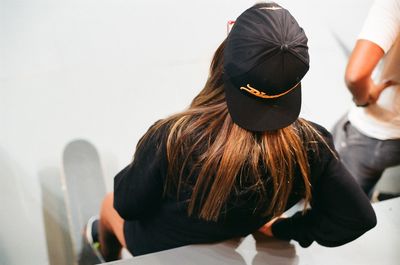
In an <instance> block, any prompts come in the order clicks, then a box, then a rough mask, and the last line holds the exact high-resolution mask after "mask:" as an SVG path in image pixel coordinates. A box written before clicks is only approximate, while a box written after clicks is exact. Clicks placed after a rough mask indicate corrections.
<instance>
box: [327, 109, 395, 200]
mask: <svg viewBox="0 0 400 265" xmlns="http://www.w3.org/2000/svg"><path fill="white" fill-rule="evenodd" d="M333 139H334V142H335V147H336V150H337V151H338V153H339V156H340V158H341V160H342V161H343V164H344V165H345V166H346V168H347V169H348V170H349V171H350V173H351V174H352V175H353V177H354V178H355V179H356V180H357V182H358V183H359V184H360V186H361V188H362V189H363V190H364V192H365V193H366V194H367V195H370V192H371V190H372V189H373V188H374V186H375V184H376V183H377V182H378V180H379V179H380V177H381V176H382V173H383V171H384V170H385V169H386V168H388V167H392V166H396V165H400V139H396V140H378V139H374V138H370V137H368V136H365V135H364V134H362V133H361V132H359V131H358V130H357V129H356V128H354V127H353V126H352V125H351V123H350V122H349V121H348V119H347V115H345V116H344V117H343V118H342V119H340V120H339V121H338V122H337V123H336V125H335V127H334V128H333ZM399 181H400V179H399Z"/></svg>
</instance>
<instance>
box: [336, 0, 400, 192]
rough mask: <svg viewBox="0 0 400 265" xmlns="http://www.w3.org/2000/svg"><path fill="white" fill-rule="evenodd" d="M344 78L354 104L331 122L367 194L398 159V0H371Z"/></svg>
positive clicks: (339, 146) (341, 149)
mask: <svg viewBox="0 0 400 265" xmlns="http://www.w3.org/2000/svg"><path fill="white" fill-rule="evenodd" d="M380 62H381V63H380ZM378 65H379V66H378ZM381 66H382V67H381ZM375 74H377V76H376V78H375ZM345 81H346V85H347V87H348V88H349V90H350V92H351V93H352V95H353V101H354V103H355V106H354V107H352V108H351V110H350V111H349V113H348V115H346V117H345V118H344V119H342V120H341V121H339V122H338V123H337V124H336V125H335V128H334V137H335V145H336V147H337V149H338V151H339V154H340V156H341V158H342V160H343V162H344V163H345V165H346V167H347V169H348V170H349V171H350V172H351V173H352V175H353V176H354V177H355V178H356V179H357V181H358V183H359V184H360V186H361V187H362V188H363V190H364V191H365V192H366V193H367V194H368V195H371V194H370V193H371V190H372V189H373V188H374V186H375V184H376V183H377V181H378V180H379V179H380V177H381V175H382V173H383V171H384V170H385V169H386V168H388V167H392V166H395V165H399V164H400V0H375V2H374V3H373V5H372V7H371V9H370V11H369V14H368V17H367V19H366V21H365V23H364V26H363V29H362V31H361V33H360V35H359V37H358V40H357V42H356V45H355V47H354V49H353V51H352V54H351V56H350V59H349V62H348V65H347V68H346V74H345ZM399 181H400V178H399Z"/></svg>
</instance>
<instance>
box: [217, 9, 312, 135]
mask: <svg viewBox="0 0 400 265" xmlns="http://www.w3.org/2000/svg"><path fill="white" fill-rule="evenodd" d="M307 41H308V39H307V36H306V35H305V33H304V31H303V29H302V28H301V27H300V26H299V24H298V23H297V21H296V20H295V19H294V17H293V16H292V15H291V14H290V13H289V11H288V10H286V9H284V8H283V7H281V6H279V5H278V4H276V3H273V2H269V3H261V4H256V5H254V6H252V7H251V8H249V9H247V10H246V11H244V12H243V13H242V14H241V15H240V16H239V17H238V18H237V19H236V22H235V24H234V25H233V27H232V30H231V31H230V33H229V35H228V37H227V39H226V44H225V49H224V89H225V95H226V101H227V105H228V111H229V113H230V115H231V117H232V120H233V122H234V123H236V124H237V125H239V126H240V127H242V128H244V129H247V130H250V131H256V132H261V131H267V130H277V129H280V128H284V127H287V126H288V125H290V124H291V123H293V122H294V121H295V120H296V119H297V118H298V116H299V114H300V109H301V83H300V81H301V79H302V78H303V77H304V75H305V74H306V73H307V71H308V69H309V56H308V46H307Z"/></svg>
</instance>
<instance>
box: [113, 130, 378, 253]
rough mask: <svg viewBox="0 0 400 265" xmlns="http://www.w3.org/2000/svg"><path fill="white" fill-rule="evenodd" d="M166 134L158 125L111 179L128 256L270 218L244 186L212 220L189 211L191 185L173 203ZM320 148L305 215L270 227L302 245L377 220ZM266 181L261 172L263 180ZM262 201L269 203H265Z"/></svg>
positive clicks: (249, 228)
mask: <svg viewBox="0 0 400 265" xmlns="http://www.w3.org/2000/svg"><path fill="white" fill-rule="evenodd" d="M314 127H315V128H316V129H317V130H318V131H320V132H321V134H322V135H323V136H324V137H325V139H326V141H327V142H328V143H329V146H330V147H331V148H332V149H333V148H334V147H333V143H332V137H331V135H330V134H329V132H327V131H326V130H325V129H324V128H323V127H321V126H319V125H316V124H315V125H314ZM166 132H167V128H166V127H163V128H161V129H160V130H159V131H158V132H157V133H156V134H154V135H153V136H152V137H150V138H149V139H148V140H147V142H145V143H144V145H143V146H142V148H139V149H137V150H136V153H135V158H134V161H133V163H132V164H131V165H129V166H127V167H126V168H125V169H123V170H122V171H121V172H120V173H118V174H117V175H116V177H115V179H114V207H115V209H116V210H117V211H118V213H119V214H120V215H121V216H122V217H123V218H124V219H125V224H124V235H125V240H126V243H127V246H128V249H129V250H130V252H131V253H132V254H133V255H135V256H137V255H142V254H146V253H151V252H156V251H161V250H166V249H171V248H175V247H179V246H184V245H188V244H198V243H211V242H216V241H221V240H225V239H229V238H234V237H240V236H246V235H248V234H250V233H252V232H255V231H256V230H257V229H258V228H259V227H261V226H262V225H263V224H264V223H266V222H267V221H269V220H270V218H271V217H270V216H262V214H261V212H260V211H258V210H256V200H255V199H254V196H252V194H249V193H246V192H245V191H243V192H239V193H237V194H235V195H234V196H231V197H230V199H229V201H228V203H227V206H226V207H225V209H226V210H225V212H224V215H223V217H222V218H220V219H219V221H217V222H206V221H204V220H200V219H198V218H196V217H189V216H188V215H187V211H186V209H187V200H188V199H189V198H190V195H191V190H190V188H189V187H185V188H183V189H182V191H181V193H180V197H179V200H177V199H176V198H175V197H174V196H171V195H167V196H165V197H163V195H162V194H163V185H164V180H165V176H166V150H165V137H166ZM305 145H307V144H306V143H305ZM318 146H319V147H320V148H319V150H318V152H314V151H312V150H311V149H310V151H309V152H308V153H309V159H310V168H311V182H312V195H313V199H312V202H311V209H310V210H308V211H307V213H306V214H305V215H302V214H301V213H297V214H295V215H294V216H292V217H289V218H287V219H283V220H280V221H279V222H277V223H276V224H275V225H273V227H272V231H273V233H274V235H275V236H276V237H277V238H280V239H285V240H291V239H293V240H296V241H298V242H299V243H300V245H301V246H303V247H307V246H309V245H310V244H311V243H312V242H313V241H316V242H318V243H319V244H321V245H324V246H339V245H342V244H345V243H347V242H350V241H352V240H354V239H355V238H357V237H359V236H360V235H362V234H363V233H364V232H366V231H368V230H369V229H371V228H372V227H374V226H375V224H376V217H375V213H374V211H373V209H372V207H371V205H370V203H369V200H368V198H367V197H366V195H365V194H364V193H363V192H362V191H361V189H360V188H359V187H358V185H357V184H356V183H355V181H354V180H353V177H352V176H351V175H350V174H349V173H348V171H347V170H346V169H345V168H344V167H343V165H342V163H341V162H340V160H338V159H336V158H335V156H334V155H333V154H332V153H331V152H330V151H329V150H328V148H327V147H325V146H324V144H322V143H319V144H318ZM189 166H190V165H189ZM196 173H197V172H194V176H196ZM268 180H269V176H268V175H267V173H266V175H265V181H266V182H268ZM294 181H295V183H294V189H293V192H292V194H291V195H290V197H289V202H288V205H287V208H290V207H291V206H293V205H294V204H295V203H296V202H298V201H299V200H301V199H302V185H301V183H302V181H301V176H300V173H299V172H298V170H296V174H295V176H294ZM265 203H266V206H267V203H268V202H265Z"/></svg>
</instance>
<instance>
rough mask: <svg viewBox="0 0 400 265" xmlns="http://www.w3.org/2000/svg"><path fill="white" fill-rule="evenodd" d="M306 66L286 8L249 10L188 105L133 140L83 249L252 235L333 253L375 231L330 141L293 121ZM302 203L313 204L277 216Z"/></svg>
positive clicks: (149, 248) (112, 255)
mask: <svg viewBox="0 0 400 265" xmlns="http://www.w3.org/2000/svg"><path fill="white" fill-rule="evenodd" d="M308 68H309V57H308V47H307V37H306V36H305V34H304V31H303V30H302V28H301V27H299V25H298V24H297V22H296V21H295V19H294V18H293V17H292V16H291V15H290V13H289V12H288V11H287V10H285V9H283V8H282V7H280V6H279V5H277V4H274V3H269V4H257V5H255V6H253V7H251V8H249V9H248V10H246V11H245V12H244V13H243V14H241V15H240V17H239V18H238V19H237V21H236V23H235V25H234V26H233V28H232V31H231V32H230V34H229V36H228V37H227V39H226V40H225V41H224V42H223V43H222V44H221V45H220V47H219V48H218V49H217V51H216V53H215V55H214V58H213V60H212V63H211V67H210V74H209V78H208V80H207V82H206V84H205V86H204V88H203V90H202V91H201V92H200V94H199V95H198V96H196V97H195V98H194V99H193V101H192V103H191V105H190V107H189V108H188V109H187V110H185V111H183V112H181V113H178V114H175V115H173V116H171V117H169V118H166V119H164V120H160V121H158V122H156V123H155V124H154V125H153V126H152V127H151V128H150V129H149V130H148V132H147V133H146V134H145V135H144V136H143V138H142V139H141V140H140V141H139V143H138V146H137V149H136V153H135V157H134V160H133V162H132V163H131V164H130V165H128V166H127V167H126V168H125V169H123V170H122V171H121V172H120V173H119V174H118V175H117V176H116V177H115V183H114V184H115V186H114V193H113V194H110V195H108V196H107V197H106V199H105V200H104V203H103V206H102V209H101V214H100V220H99V221H95V222H91V223H90V225H88V233H87V234H88V237H89V241H90V242H93V241H95V242H96V241H99V242H100V251H101V254H102V255H103V256H104V258H105V259H106V260H112V259H116V258H118V257H119V254H120V250H121V246H125V247H127V248H128V249H129V251H130V252H131V253H132V254H133V255H134V256H136V255H142V254H146V253H151V252H156V251H160V250H165V249H170V248H174V247H178V246H183V245H188V244H196V243H209V242H215V241H221V240H226V239H229V238H233V237H240V236H246V235H248V234H250V233H252V232H254V231H257V230H260V231H262V232H264V233H265V234H267V235H271V236H274V237H276V238H279V239H284V240H291V239H293V240H296V241H298V242H299V243H300V245H301V246H303V247H307V246H309V245H310V244H311V243H312V242H313V241H316V242H317V243H319V244H321V245H324V246H339V245H342V244H345V243H347V242H350V241H352V240H354V239H356V238H357V237H359V236H361V235H362V234H363V233H365V232H366V231H368V230H369V229H371V228H372V227H374V226H375V224H376V217H375V214H374V211H373V209H372V207H371V205H370V203H369V201H368V198H367V197H366V196H365V194H364V193H363V192H362V191H361V190H360V188H359V187H358V185H357V184H356V183H355V182H354V180H353V178H352V176H350V175H349V173H348V172H347V171H346V169H345V168H344V167H343V165H342V163H341V162H340V160H339V159H338V157H337V155H336V152H335V151H334V147H333V144H332V138H331V135H330V134H329V132H327V131H326V130H325V129H324V128H322V127H321V126H319V125H317V124H314V123H311V122H308V121H306V120H304V119H301V118H298V115H299V112H300V106H301V84H300V81H301V79H302V78H303V76H304V75H305V74H306V72H307V71H308ZM301 199H304V200H305V202H306V204H309V205H310V207H309V208H307V209H306V208H304V210H303V211H301V212H298V213H296V214H295V215H294V216H291V217H288V218H279V217H280V216H281V214H282V213H283V212H284V211H285V210H286V209H288V208H290V207H291V206H293V205H294V204H295V203H297V202H298V201H299V200H301ZM271 220H273V221H271ZM98 224H99V225H98ZM265 224H266V225H265ZM93 237H94V238H93Z"/></svg>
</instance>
